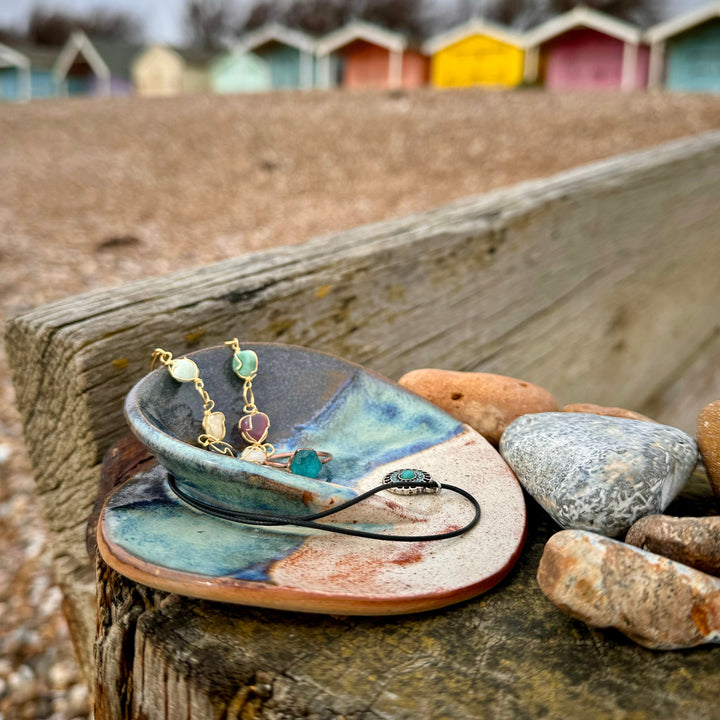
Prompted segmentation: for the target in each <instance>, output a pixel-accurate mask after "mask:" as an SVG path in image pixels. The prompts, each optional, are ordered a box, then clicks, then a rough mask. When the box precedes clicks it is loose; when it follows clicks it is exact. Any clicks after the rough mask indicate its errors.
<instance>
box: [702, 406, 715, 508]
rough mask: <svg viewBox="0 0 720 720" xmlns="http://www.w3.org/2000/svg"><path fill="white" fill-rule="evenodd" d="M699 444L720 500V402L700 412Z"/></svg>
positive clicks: (711, 481) (709, 477)
mask: <svg viewBox="0 0 720 720" xmlns="http://www.w3.org/2000/svg"><path fill="white" fill-rule="evenodd" d="M697 443H698V447H699V448H700V454H701V455H702V459H703V464H704V465H705V470H706V471H707V476H708V480H709V481H710V487H712V489H713V492H714V493H715V495H716V497H719V498H720V400H715V401H714V402H711V403H710V404H709V405H706V406H705V407H704V408H703V409H702V410H701V411H700V416H699V417H698V427H697Z"/></svg>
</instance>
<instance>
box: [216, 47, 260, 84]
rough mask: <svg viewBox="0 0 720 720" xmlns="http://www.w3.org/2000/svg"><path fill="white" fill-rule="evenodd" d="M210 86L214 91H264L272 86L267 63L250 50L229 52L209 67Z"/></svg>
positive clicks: (217, 58)
mask: <svg viewBox="0 0 720 720" xmlns="http://www.w3.org/2000/svg"><path fill="white" fill-rule="evenodd" d="M209 72H210V88H211V89H212V91H213V92H216V93H248V92H266V91H267V90H270V89H271V88H272V78H271V75H270V68H269V66H268V64H267V63H266V62H265V61H264V60H263V59H262V58H260V57H258V56H257V55H256V54H255V53H252V52H241V53H238V52H230V53H225V54H224V55H220V56H218V57H216V58H215V59H214V60H213V61H212V62H211V63H210V67H209Z"/></svg>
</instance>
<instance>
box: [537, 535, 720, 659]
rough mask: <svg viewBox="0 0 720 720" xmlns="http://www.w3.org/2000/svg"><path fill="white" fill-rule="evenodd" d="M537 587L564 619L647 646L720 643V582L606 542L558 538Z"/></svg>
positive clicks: (596, 538)
mask: <svg viewBox="0 0 720 720" xmlns="http://www.w3.org/2000/svg"><path fill="white" fill-rule="evenodd" d="M537 580H538V584H539V585H540V589H541V590H542V591H543V593H544V594H545V595H546V596H547V597H548V599H549V600H550V601H551V602H552V603H553V604H554V605H555V606H556V607H558V608H559V609H560V610H562V611H563V612H565V613H567V614H568V615H572V616H573V617H575V618H577V619H578V620H582V621H583V622H585V623H587V624H588V625H592V626H594V627H601V628H605V627H614V628H617V629H618V630H619V631H620V632H622V633H624V634H625V635H627V636H628V637H629V638H631V639H632V640H634V641H635V642H636V643H638V644H640V645H644V646H645V647H649V648H655V649H665V650H672V649H678V648H687V647H694V646H696V645H702V644H704V643H715V642H717V638H718V637H719V636H720V578H717V577H714V576H712V575H708V574H707V573H703V572H700V571H699V570H694V569H693V568H690V567H687V566H686V565H683V564H681V563H678V562H675V561H673V560H670V559H668V558H665V557H661V556H660V555H655V554H653V553H650V552H647V551H645V550H641V549H639V548H637V547H634V546H632V545H627V544H625V543H621V542H618V541H617V540H611V539H609V538H606V537H602V536H601V535H596V534H594V533H590V532H585V531H583V530H563V531H562V532H559V533H557V534H556V535H553V536H552V537H551V538H550V540H548V542H547V544H546V545H545V550H544V552H543V556H542V558H541V559H540V565H539V567H538V572H537Z"/></svg>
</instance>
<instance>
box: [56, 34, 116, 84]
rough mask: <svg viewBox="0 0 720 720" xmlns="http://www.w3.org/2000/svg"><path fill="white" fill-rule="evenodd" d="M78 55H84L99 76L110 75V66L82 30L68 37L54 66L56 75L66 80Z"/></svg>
mask: <svg viewBox="0 0 720 720" xmlns="http://www.w3.org/2000/svg"><path fill="white" fill-rule="evenodd" d="M78 55H82V56H83V57H84V58H85V60H86V61H87V64H88V65H89V66H90V69H91V70H92V71H93V73H95V75H96V76H97V77H99V78H104V79H107V78H109V77H110V68H109V67H108V66H107V64H106V63H105V61H104V60H103V59H102V57H101V56H100V53H99V52H98V51H97V50H96V49H95V46H94V45H93V44H92V43H91V42H90V39H89V38H88V36H87V35H86V34H85V33H84V32H83V31H82V30H76V31H75V32H73V33H72V35H70V37H69V38H68V39H67V42H66V43H65V45H63V48H62V50H61V51H60V54H59V55H58V56H57V60H55V64H54V66H53V73H54V74H55V77H57V78H58V79H59V80H64V79H65V77H66V76H67V74H68V71H69V70H70V68H71V67H72V64H73V63H74V62H75V58H77V56H78Z"/></svg>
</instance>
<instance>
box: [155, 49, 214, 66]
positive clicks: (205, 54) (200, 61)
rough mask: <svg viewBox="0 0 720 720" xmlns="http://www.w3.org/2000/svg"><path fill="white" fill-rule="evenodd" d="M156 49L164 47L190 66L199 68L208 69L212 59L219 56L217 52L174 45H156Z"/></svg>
mask: <svg viewBox="0 0 720 720" xmlns="http://www.w3.org/2000/svg"><path fill="white" fill-rule="evenodd" d="M155 47H163V48H165V49H167V50H171V51H172V52H175V53H177V54H178V55H179V56H180V57H181V58H182V59H183V60H184V61H185V62H186V63H187V64H188V65H195V66H198V67H206V66H207V65H209V64H210V62H211V61H212V59H213V58H214V57H216V56H217V52H215V51H213V50H208V49H206V48H201V47H196V46H191V47H176V46H174V45H156V46H155Z"/></svg>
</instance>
